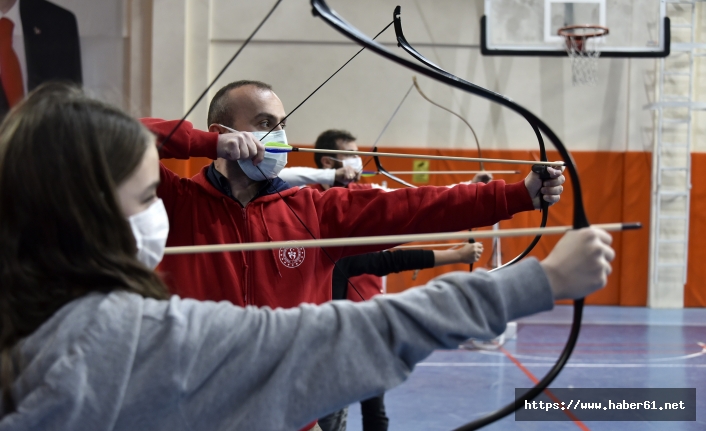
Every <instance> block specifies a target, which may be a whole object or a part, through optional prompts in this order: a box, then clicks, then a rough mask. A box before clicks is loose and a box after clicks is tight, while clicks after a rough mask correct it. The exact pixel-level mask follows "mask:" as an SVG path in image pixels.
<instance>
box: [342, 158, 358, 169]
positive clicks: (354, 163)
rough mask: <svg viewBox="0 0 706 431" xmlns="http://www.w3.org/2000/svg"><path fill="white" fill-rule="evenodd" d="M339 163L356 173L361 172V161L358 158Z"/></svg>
mask: <svg viewBox="0 0 706 431" xmlns="http://www.w3.org/2000/svg"><path fill="white" fill-rule="evenodd" d="M341 163H343V166H350V167H351V168H353V169H355V171H356V172H363V159H361V158H360V157H358V156H355V157H348V158H346V159H343V160H341Z"/></svg>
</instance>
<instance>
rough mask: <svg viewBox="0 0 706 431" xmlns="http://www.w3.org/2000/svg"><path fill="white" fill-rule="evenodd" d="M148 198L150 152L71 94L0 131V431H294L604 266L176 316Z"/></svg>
mask: <svg viewBox="0 0 706 431" xmlns="http://www.w3.org/2000/svg"><path fill="white" fill-rule="evenodd" d="M158 182H159V160H158V157H157V150H156V148H155V145H154V138H153V137H152V136H151V135H150V134H149V133H148V132H147V131H146V130H145V129H144V128H143V126H142V125H140V123H139V122H137V121H135V120H134V119H132V118H130V117H129V116H128V115H126V114H124V113H123V112H121V111H120V110H118V109H116V108H113V107H111V106H108V105H106V104H103V103H101V102H98V101H95V100H92V99H90V98H88V97H86V96H85V95H84V94H83V93H82V92H81V91H80V90H77V89H75V88H72V87H66V86H63V85H56V84H54V85H48V86H45V87H42V88H40V89H38V90H37V91H35V92H34V93H32V94H30V95H29V97H28V98H27V99H26V100H25V101H24V102H23V103H21V104H20V105H18V107H16V108H15V109H14V110H13V111H12V112H11V113H10V114H9V116H8V117H7V118H6V119H5V121H4V122H3V123H2V125H1V126H0V313H1V314H0V316H1V317H0V385H1V387H2V411H1V412H0V413H1V416H0V431H5V430H33V429H35V430H47V429H66V430H92V431H94V430H134V429H150V430H160V429H164V430H170V431H179V430H191V429H209V430H217V429H248V430H250V429H261V430H289V429H299V428H301V427H302V426H303V425H304V424H306V423H308V422H310V421H312V420H315V418H317V417H321V416H324V415H325V414H327V413H330V412H332V411H334V410H336V409H338V408H341V407H343V406H345V405H347V404H348V403H350V402H353V401H356V400H360V399H364V398H369V397H370V396H373V395H375V394H378V393H382V392H383V391H384V390H386V389H389V388H391V387H392V386H395V385H396V384H399V383H400V382H402V381H403V380H404V379H405V378H406V376H407V375H408V373H409V372H410V371H411V369H412V368H413V366H414V364H415V363H417V362H418V361H420V360H422V359H423V358H424V357H426V356H427V355H428V354H429V353H431V351H432V350H433V349H437V348H453V347H456V346H457V345H458V344H459V343H460V342H461V341H463V340H465V339H467V338H470V337H476V338H492V337H494V336H496V335H497V334H499V333H501V332H502V331H503V330H504V328H505V324H506V322H507V321H509V320H512V319H515V318H518V317H522V316H525V315H528V314H532V313H535V312H538V311H543V310H547V309H550V308H552V305H553V302H554V300H555V299H567V298H577V297H583V296H585V295H587V294H589V293H591V292H593V291H595V290H597V289H599V288H601V287H602V286H603V285H605V281H606V276H607V274H608V273H609V272H610V264H609V262H610V261H611V260H612V259H613V257H614V252H613V250H612V249H611V248H610V246H609V244H610V236H609V235H608V234H607V233H605V232H603V231H600V230H595V229H584V230H581V231H576V232H572V233H570V234H567V235H566V236H565V237H564V238H563V239H562V240H561V241H560V242H559V244H558V245H557V247H556V248H555V250H554V251H553V252H552V253H551V254H550V256H549V257H547V259H545V260H544V261H542V262H538V261H536V260H534V259H529V260H527V261H525V262H522V263H520V264H517V265H515V266H514V267H512V268H508V269H506V270H504V271H500V272H497V273H494V274H487V273H474V274H468V273H453V274H449V275H446V276H443V277H440V278H438V279H436V280H433V281H432V282H430V283H429V284H428V285H427V286H426V287H424V288H420V289H412V290H410V291H408V292H405V293H403V294H399V295H389V296H387V297H382V298H376V299H374V300H372V301H369V302H366V303H360V304H352V303H348V302H345V301H340V302H337V303H330V304H325V305H322V306H309V305H306V304H303V305H302V306H300V307H299V308H295V309H288V310H281V309H278V310H270V309H267V308H262V309H257V308H253V307H248V308H239V307H235V306H233V305H232V304H229V303H213V302H198V301H193V300H184V299H180V298H178V297H176V296H174V297H169V295H168V292H167V289H166V288H165V286H164V285H163V283H162V282H161V280H160V279H159V277H158V276H157V275H156V274H155V273H154V272H153V271H152V269H151V267H154V265H156V263H157V262H158V261H159V259H160V258H161V254H162V251H163V247H164V243H165V241H166V232H167V230H168V226H167V225H166V224H165V219H166V218H165V214H164V207H163V205H162V204H161V201H160V200H159V199H157V197H156V195H155V189H156V186H157V184H158ZM352 357H354V358H355V359H354V360H351V358H352ZM344 375H345V376H346V378H345V379H342V378H341V377H340V376H344ZM292 376H296V378H292Z"/></svg>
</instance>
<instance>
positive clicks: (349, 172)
mask: <svg viewBox="0 0 706 431" xmlns="http://www.w3.org/2000/svg"><path fill="white" fill-rule="evenodd" d="M355 141H356V138H355V136H353V135H352V134H351V133H350V132H348V131H345V130H335V129H330V130H326V131H325V132H323V133H321V134H320V135H319V137H318V138H316V143H315V144H314V148H316V149H319V150H341V151H358V145H357V144H356V142H355ZM314 163H316V166H317V168H307V167H303V166H302V167H300V166H296V167H288V168H284V169H282V172H280V174H279V177H280V178H281V179H283V180H284V181H286V182H287V183H288V184H289V185H290V186H304V185H308V184H312V185H314V186H315V187H318V188H319V189H320V190H328V189H329V188H331V187H334V186H344V187H345V186H348V185H350V188H351V189H358V188H372V186H371V185H365V184H356V183H357V181H358V180H360V175H361V173H362V172H363V161H362V159H361V158H360V157H358V156H352V155H351V156H346V155H345V154H339V155H336V156H327V155H323V154H318V153H317V154H314ZM361 186H362V187H361Z"/></svg>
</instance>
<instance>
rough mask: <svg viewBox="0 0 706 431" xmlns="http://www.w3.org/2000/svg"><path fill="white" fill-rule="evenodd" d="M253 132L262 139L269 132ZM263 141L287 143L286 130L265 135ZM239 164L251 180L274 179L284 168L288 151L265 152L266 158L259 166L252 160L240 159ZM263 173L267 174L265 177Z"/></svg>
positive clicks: (265, 142)
mask: <svg viewBox="0 0 706 431" xmlns="http://www.w3.org/2000/svg"><path fill="white" fill-rule="evenodd" d="M251 133H252V134H253V135H255V138H257V139H262V137H263V136H265V135H266V134H267V132H251ZM261 142H262V143H263V144H267V143H268V142H277V143H281V144H285V145H287V135H286V134H285V133H284V130H277V131H274V132H271V133H270V134H269V135H267V136H266V137H265V139H262V141H261ZM238 164H239V165H240V168H241V169H242V170H243V172H245V175H247V176H248V178H250V179H251V180H254V181H262V180H264V179H272V178H275V177H276V176H277V175H279V173H280V172H281V171H282V168H284V166H285V165H286V164H287V153H268V152H265V158H264V159H263V160H262V162H260V164H259V165H257V166H255V165H253V164H252V160H238ZM258 168H259V169H258ZM260 171H262V172H260ZM263 174H265V176H264V177H263V176H262V175H263Z"/></svg>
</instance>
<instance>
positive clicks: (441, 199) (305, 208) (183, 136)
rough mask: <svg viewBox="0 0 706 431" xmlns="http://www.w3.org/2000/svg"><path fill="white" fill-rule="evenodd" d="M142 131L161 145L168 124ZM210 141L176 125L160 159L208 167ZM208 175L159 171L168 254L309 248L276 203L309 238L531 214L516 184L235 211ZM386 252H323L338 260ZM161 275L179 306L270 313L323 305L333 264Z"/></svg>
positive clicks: (317, 199) (247, 256)
mask: <svg viewBox="0 0 706 431" xmlns="http://www.w3.org/2000/svg"><path fill="white" fill-rule="evenodd" d="M143 122H144V124H145V125H147V126H148V127H149V128H150V129H151V130H152V131H153V132H155V133H157V134H158V135H159V136H161V137H162V138H163V137H164V135H166V134H167V133H169V132H170V131H171V129H172V128H173V127H174V125H175V124H176V121H162V120H156V119H144V120H143ZM217 138H218V135H217V134H216V133H210V132H202V131H199V130H196V129H194V128H193V127H192V125H191V124H190V123H188V122H187V123H184V124H183V125H182V126H181V127H180V129H179V131H177V133H175V134H174V136H172V138H171V140H170V141H169V142H168V143H167V144H166V145H165V146H164V148H162V151H161V157H163V158H179V159H187V158H189V157H195V156H197V157H209V158H211V159H215V158H216V144H217ZM159 141H161V139H160V140H159ZM207 169H208V167H206V168H204V169H203V170H202V171H201V172H200V173H199V174H197V175H195V176H194V177H193V178H191V179H187V178H179V177H178V176H177V175H176V174H174V173H173V172H171V171H169V170H168V169H167V168H166V167H164V166H163V165H162V167H161V180H162V183H161V185H160V186H159V189H158V190H157V193H158V195H159V197H160V198H162V199H163V200H164V205H165V207H166V209H167V213H168V214H169V223H170V231H169V238H168V240H167V246H168V247H172V246H183V245H204V244H227V243H244V242H261V241H283V240H304V239H311V236H310V235H309V234H308V233H307V231H306V229H305V228H304V227H303V226H302V225H301V223H300V222H299V221H298V220H297V219H296V217H295V216H294V215H293V214H292V212H291V211H290V210H289V208H287V205H285V203H284V202H283V201H282V199H286V201H287V203H288V204H289V206H291V207H292V209H293V210H294V211H295V212H296V213H297V215H298V216H299V217H300V218H301V219H302V220H303V221H304V223H305V224H306V226H307V227H308V228H309V229H310V230H311V232H312V233H313V234H314V236H316V238H336V237H344V238H345V237H356V236H368V235H393V234H410V233H431V232H454V231H460V230H466V229H471V228H476V227H481V226H490V225H493V224H495V223H496V222H498V221H500V220H505V219H509V218H510V217H511V216H512V215H513V214H515V213H517V212H520V211H528V210H533V209H534V207H533V205H532V200H531V198H530V196H529V193H528V192H527V189H526V188H525V185H524V182H522V181H521V182H518V183H515V184H509V185H506V184H505V183H504V182H503V181H493V182H491V183H490V184H488V185H483V184H468V185H465V184H464V185H457V186H454V187H450V188H449V187H419V188H416V189H400V190H395V191H391V192H386V191H383V190H379V189H370V190H348V189H346V188H343V187H336V188H333V189H331V190H328V191H327V192H325V193H321V192H319V191H317V190H315V189H313V188H310V187H304V188H297V187H295V188H290V189H288V190H285V191H283V192H281V194H282V197H280V196H279V195H278V194H276V193H275V194H269V195H266V196H261V197H258V198H256V199H254V200H253V201H251V202H250V203H248V204H247V206H245V207H243V206H241V205H240V203H238V202H236V201H235V200H233V199H231V198H229V197H228V196H226V195H224V194H223V193H222V192H220V191H219V190H218V189H216V188H215V187H214V186H213V185H211V184H210V182H209V180H208V179H207V178H206V176H205V174H206V171H207ZM392 245H394V244H388V245H377V246H367V247H338V248H330V249H327V250H326V251H327V252H328V254H329V255H330V256H331V257H332V258H333V259H334V260H338V259H340V258H341V257H344V256H349V255H353V254H361V253H367V252H371V251H378V250H384V249H386V248H389V247H390V246H392ZM160 269H161V271H163V272H164V273H165V275H166V281H167V283H168V285H169V286H170V287H171V289H172V291H173V292H174V293H176V294H178V295H180V296H182V297H188V298H196V299H200V300H204V299H209V300H215V301H219V300H228V301H231V302H232V303H233V304H236V305H240V306H244V305H256V306H270V307H273V308H274V307H284V308H290V307H296V306H297V305H299V304H301V303H303V302H308V303H315V304H320V303H323V302H326V301H329V300H330V299H331V273H332V270H333V263H332V262H331V261H330V260H329V259H328V258H327V257H326V256H325V255H324V253H323V252H322V251H321V249H319V248H308V249H292V250H285V249H280V250H265V251H249V252H230V253H204V254H192V255H178V256H165V258H164V260H163V261H162V264H161V267H160Z"/></svg>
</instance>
